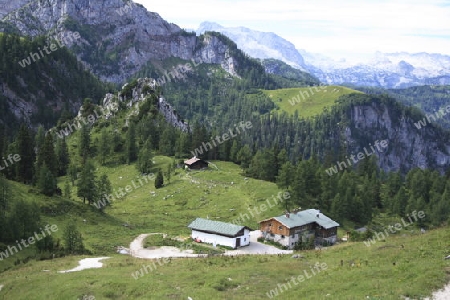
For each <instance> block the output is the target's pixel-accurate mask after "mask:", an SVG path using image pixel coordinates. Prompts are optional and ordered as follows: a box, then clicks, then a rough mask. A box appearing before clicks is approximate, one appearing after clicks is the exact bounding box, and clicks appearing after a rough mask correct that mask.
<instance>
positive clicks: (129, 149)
mask: <svg viewBox="0 0 450 300" xmlns="http://www.w3.org/2000/svg"><path fill="white" fill-rule="evenodd" d="M136 158H137V147H136V130H135V125H134V122H133V121H131V120H130V126H129V127H128V131H127V135H126V139H125V161H126V163H127V164H130V163H132V162H134V161H135V160H136Z"/></svg>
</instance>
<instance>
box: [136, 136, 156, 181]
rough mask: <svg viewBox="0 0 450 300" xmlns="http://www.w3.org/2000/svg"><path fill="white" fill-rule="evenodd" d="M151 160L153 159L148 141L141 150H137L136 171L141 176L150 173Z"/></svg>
mask: <svg viewBox="0 0 450 300" xmlns="http://www.w3.org/2000/svg"><path fill="white" fill-rule="evenodd" d="M152 159H153V157H152V153H151V150H150V140H147V141H146V142H145V144H144V145H143V146H142V148H141V150H139V155H138V160H137V163H136V168H137V169H138V171H139V172H140V173H142V174H148V173H150V172H151V168H152V166H153V162H152Z"/></svg>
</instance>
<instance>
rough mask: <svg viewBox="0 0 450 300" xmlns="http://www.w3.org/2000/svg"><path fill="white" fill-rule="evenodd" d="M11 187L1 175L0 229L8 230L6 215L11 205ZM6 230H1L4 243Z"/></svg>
mask: <svg viewBox="0 0 450 300" xmlns="http://www.w3.org/2000/svg"><path fill="white" fill-rule="evenodd" d="M10 200H11V199H10V186H9V183H8V181H7V180H6V178H5V176H4V175H3V174H1V173H0V228H2V229H3V228H6V227H7V223H6V213H7V211H8V208H9V203H10ZM5 236H6V232H5V230H0V241H4V240H5Z"/></svg>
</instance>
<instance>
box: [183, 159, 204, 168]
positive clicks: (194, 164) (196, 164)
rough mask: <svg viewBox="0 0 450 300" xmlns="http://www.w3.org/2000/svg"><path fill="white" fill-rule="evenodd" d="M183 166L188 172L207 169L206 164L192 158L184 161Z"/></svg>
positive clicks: (201, 160)
mask: <svg viewBox="0 0 450 300" xmlns="http://www.w3.org/2000/svg"><path fill="white" fill-rule="evenodd" d="M184 166H185V168H188V169H190V170H201V169H206V168H208V162H207V161H205V160H203V159H200V158H198V157H196V156H194V157H193V158H191V159H188V160H185V161H184Z"/></svg>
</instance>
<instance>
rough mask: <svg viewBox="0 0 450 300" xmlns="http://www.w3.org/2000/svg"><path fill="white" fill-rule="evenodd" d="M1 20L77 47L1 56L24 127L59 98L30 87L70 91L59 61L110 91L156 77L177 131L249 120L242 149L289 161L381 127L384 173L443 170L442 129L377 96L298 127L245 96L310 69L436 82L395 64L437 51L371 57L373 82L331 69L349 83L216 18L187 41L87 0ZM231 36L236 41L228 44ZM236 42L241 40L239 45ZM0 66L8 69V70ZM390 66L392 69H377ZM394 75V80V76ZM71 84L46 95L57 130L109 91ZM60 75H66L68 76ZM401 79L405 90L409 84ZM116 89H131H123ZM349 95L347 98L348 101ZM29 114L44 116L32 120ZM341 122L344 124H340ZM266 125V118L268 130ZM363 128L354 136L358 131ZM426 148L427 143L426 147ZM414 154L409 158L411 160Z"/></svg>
mask: <svg viewBox="0 0 450 300" xmlns="http://www.w3.org/2000/svg"><path fill="white" fill-rule="evenodd" d="M5 7H6V6H5ZM3 13H5V16H4V17H3V20H2V23H1V24H0V28H2V29H3V31H4V32H5V33H19V34H21V35H22V36H24V37H28V39H31V38H33V39H34V40H36V41H37V40H39V39H40V38H39V37H40V36H47V37H52V38H54V39H57V40H58V39H62V38H63V37H65V36H67V35H70V34H72V35H73V34H75V33H78V34H79V38H78V39H77V40H75V41H73V43H71V44H68V47H69V50H70V51H66V50H64V51H66V52H65V53H66V56H63V57H60V58H59V59H54V58H56V57H54V56H51V58H45V59H43V60H42V62H41V61H38V62H35V63H32V65H30V66H28V67H26V68H20V67H19V64H18V62H20V61H21V60H22V59H24V58H25V56H27V55H28V54H27V53H32V52H33V51H37V50H36V49H37V48H38V47H37V46H39V45H40V44H32V43H31V42H29V43H28V42H26V41H27V38H24V39H23V40H24V41H25V42H23V44H20V43H18V45H17V46H16V48H17V49H16V50H15V51H12V53H9V52H7V51H5V52H4V53H9V54H10V55H11V56H10V57H8V59H6V58H5V61H10V62H12V63H13V65H14V66H15V68H16V69H18V70H21V72H25V73H24V74H22V73H20V72H16V73H14V76H5V77H4V78H3V79H2V81H3V89H4V90H5V91H12V92H9V93H4V95H3V96H4V97H2V98H1V99H0V100H2V101H3V102H6V104H5V106H6V107H7V108H6V109H5V111H8V110H11V111H13V112H14V115H16V116H17V119H19V120H22V121H25V122H26V123H29V124H30V125H31V126H32V127H37V125H39V124H46V126H47V123H44V121H46V122H48V120H49V118H48V116H46V115H45V114H43V112H44V111H46V106H45V105H44V104H45V103H47V102H48V103H50V100H48V98H49V95H53V94H56V95H58V93H57V91H53V92H52V94H49V93H43V92H42V90H40V89H39V87H43V86H44V87H45V86H46V82H50V86H51V87H53V89H54V90H55V89H56V90H64V89H65V87H66V86H68V85H69V84H65V83H64V82H62V83H59V84H58V85H57V86H56V88H55V85H52V82H57V81H56V79H59V78H66V77H64V76H61V74H58V73H56V74H55V72H53V73H50V72H49V70H53V69H54V67H55V66H61V65H62V66H64V64H62V63H61V61H64V62H70V63H68V66H67V67H60V68H58V67H57V70H59V71H60V72H62V74H63V75H67V74H68V73H70V75H71V76H72V77H73V76H75V75H76V74H82V73H83V72H84V71H83V70H80V67H81V66H83V67H84V68H86V69H87V70H89V71H90V72H91V73H92V74H94V75H96V76H98V77H99V78H100V79H101V80H102V81H103V83H104V82H109V83H113V84H115V85H116V90H117V87H118V86H121V85H122V84H124V83H126V82H130V81H131V80H132V79H133V78H137V77H153V78H154V79H157V80H156V82H157V83H158V84H159V85H160V87H159V88H160V92H162V91H163V93H164V95H165V101H167V104H171V105H173V107H174V108H173V109H172V107H169V108H168V111H167V112H166V118H167V119H168V120H175V123H178V125H177V124H175V123H173V124H172V125H173V126H174V127H178V128H180V126H179V124H181V123H183V124H184V120H188V122H191V124H192V123H194V122H200V123H202V124H207V125H208V126H211V127H213V128H215V130H227V128H228V127H229V126H232V125H233V124H234V123H235V122H237V121H236V120H249V119H252V120H253V121H254V123H255V124H257V123H261V124H260V126H261V129H260V131H255V133H254V134H253V135H251V136H248V137H242V142H245V143H247V144H249V145H251V147H252V148H254V149H259V148H269V147H273V146H275V144H277V145H276V146H277V147H281V148H285V149H287V151H288V154H289V155H290V158H291V159H293V160H296V159H298V157H304V158H308V157H310V156H311V155H314V154H319V155H320V157H321V158H323V157H324V156H325V155H326V153H331V152H332V153H333V155H334V156H335V157H336V158H338V157H340V155H343V152H340V151H341V150H338V149H345V150H343V151H345V152H346V153H347V154H350V153H351V152H352V149H350V148H347V146H348V145H353V146H354V149H357V148H358V147H360V148H362V147H364V146H365V145H367V144H369V143H370V142H373V141H375V140H377V139H381V138H384V137H383V136H379V132H378V131H379V128H383V132H385V133H386V134H388V135H389V137H391V138H394V137H399V138H398V139H399V142H398V143H392V148H391V149H390V152H389V155H388V156H386V157H385V158H383V159H380V161H379V164H380V166H381V167H382V168H383V169H385V170H403V171H407V170H409V169H411V168H414V167H422V168H428V167H431V168H435V169H439V170H440V171H443V170H444V168H445V166H446V165H448V164H449V161H450V154H448V153H450V150H449V149H450V148H449V147H450V146H449V145H448V144H447V143H446V142H445V141H436V136H444V134H446V133H443V132H441V131H440V129H437V128H435V127H434V126H428V127H427V128H426V129H423V130H421V131H417V129H415V128H414V127H413V121H416V122H417V121H418V120H419V119H421V118H423V115H421V114H420V113H410V112H409V110H405V111H406V112H402V113H398V111H403V108H400V109H399V108H398V107H397V105H394V104H393V103H394V102H393V101H392V100H390V101H388V102H383V101H381V100H380V99H378V98H376V99H378V100H377V101H381V102H380V103H381V104H379V105H378V106H377V107H375V108H373V107H372V106H371V104H370V101H372V100H371V99H372V98H371V97H369V96H367V95H365V98H364V99H362V100H361V99H360V98H358V99H356V100H355V101H356V102H357V103H356V104H355V105H353V104H352V105H350V106H344V105H343V104H345V102H344V101H343V100H342V101H341V102H340V103H338V106H339V105H340V108H339V109H337V110H336V113H335V114H334V115H333V116H328V117H327V116H326V115H323V116H322V117H320V118H319V119H311V120H307V121H308V123H305V124H306V125H299V124H297V122H298V119H295V118H291V119H287V118H286V116H284V115H282V114H281V115H280V119H278V118H276V117H272V118H269V119H266V118H268V116H270V115H271V114H272V112H275V111H276V106H277V102H276V101H279V100H275V99H273V100H271V99H268V98H264V97H262V98H256V99H253V98H251V97H248V95H249V94H255V93H257V92H258V90H261V89H266V90H270V89H280V88H285V87H291V85H292V84H297V85H304V86H305V85H306V86H307V85H317V84H320V82H319V81H318V80H317V79H314V77H313V76H311V75H309V74H307V73H306V72H305V71H308V70H309V71H310V72H311V73H312V74H313V75H315V76H316V77H317V78H319V79H321V81H322V83H330V82H335V81H336V82H337V81H339V82H341V81H342V82H346V83H348V84H356V83H355V82H358V83H365V84H363V85H369V86H370V85H375V86H377V84H378V85H381V84H383V85H388V86H389V85H392V84H394V82H397V83H398V82H399V81H402V82H404V81H405V79H404V78H406V77H408V76H409V77H408V78H412V77H414V78H416V77H418V76H419V75H420V76H422V77H423V78H424V79H421V80H424V81H427V80H428V81H432V80H433V78H436V77H429V78H426V77H425V75H426V74H433V76H436V75H438V74H440V73H439V72H440V70H439V68H434V69H433V68H427V69H426V71H423V72H422V73H420V72H419V73H417V72H418V71H417V70H418V69H417V68H415V67H413V66H411V64H412V63H416V62H411V64H409V63H407V62H405V60H406V59H407V58H408V57H416V61H418V62H423V61H426V62H428V63H434V62H435V61H436V60H437V59H445V57H444V56H439V55H436V56H435V59H429V60H425V58H427V57H429V55H425V54H424V55H423V56H420V55H419V56H418V55H416V56H412V55H409V54H404V55H403V56H401V55H397V56H395V55H390V56H389V55H388V56H386V55H383V54H379V55H378V58H377V60H376V61H374V62H373V65H374V66H375V65H379V66H383V68H384V69H383V70H384V71H380V72H381V73H383V72H384V73H383V74H384V75H382V76H381V75H380V76H381V77H380V78H378V77H376V76H375V75H374V74H373V72H372V71H370V70H369V71H367V74H365V75H361V74H359V75H358V74H357V73H352V72H351V71H349V70H350V69H339V70H343V71H342V72H344V71H345V70H347V71H348V72H349V75H348V76H350V79H351V78H355V80H353V81H351V80H350V79H346V78H347V77H345V76H343V75H342V76H341V77H339V76H338V75H336V74H337V73H336V72H337V71H334V72H335V73H330V74H331V75H330V74H329V73H325V71H322V70H320V69H319V68H318V67H313V66H312V65H311V64H310V61H311V60H312V58H313V57H316V56H313V55H309V56H308V55H307V54H305V53H304V54H303V55H302V54H301V53H300V51H299V50H297V49H296V48H295V46H294V45H293V44H292V43H290V42H288V41H286V40H284V39H282V38H280V37H279V36H277V35H275V34H272V33H255V32H254V31H251V30H249V29H245V28H238V29H233V30H232V32H233V34H229V37H227V36H225V35H223V34H221V33H220V32H219V33H218V32H217V31H216V30H219V31H223V33H224V34H227V32H228V29H226V28H224V27H222V26H219V25H217V24H214V23H203V24H202V29H201V30H199V32H198V34H199V35H198V36H197V35H196V34H195V33H192V32H186V31H184V30H182V29H180V27H179V26H177V25H175V24H172V23H169V22H167V21H165V20H164V19H162V18H161V17H160V16H159V15H158V14H157V13H154V12H149V11H147V10H146V9H145V8H144V7H143V6H141V5H139V4H135V3H134V2H130V1H117V0H104V1H101V0H95V1H82V2H76V3H75V2H73V1H66V0H51V1H29V2H27V4H26V5H25V6H23V7H21V8H20V9H18V10H12V11H4V12H3ZM200 32H203V33H201V34H200ZM77 36H78V35H77ZM233 39H236V40H237V42H238V43H235V42H233ZM245 41H249V43H248V45H247V44H246V43H245ZM33 42H34V41H33ZM3 44H4V45H3V47H7V44H8V43H3ZM249 45H250V46H249ZM41 47H42V46H41ZM30 51H31V52H30ZM251 51H253V52H251ZM244 52H247V54H246V53H244ZM249 52H250V53H249ZM252 56H254V57H255V58H252ZM394 58H395V59H394ZM52 59H54V61H52ZM76 60H78V61H79V66H77V69H71V71H70V72H65V70H68V68H69V66H71V65H73V64H74V63H73V61H76ZM325 61H326V60H325ZM397 61H398V62H397ZM188 62H189V63H190V64H191V69H190V70H189V71H187V72H186V73H184V74H182V75H180V76H179V74H178V73H179V72H178V73H177V71H176V70H177V69H179V66H180V65H186V64H187V63H188ZM393 63H394V64H395V63H396V64H397V65H399V68H400V69H401V72H403V73H402V74H401V76H403V77H401V76H400V75H398V74H397V73H395V72H400V71H399V70H397V69H396V68H393V67H392V66H391V64H393ZM343 64H344V63H343ZM325 66H326V64H325V63H324V62H322V64H321V65H320V68H323V69H326V68H325ZM5 68H7V69H8V68H9V65H8V66H5ZM336 68H337V67H336ZM352 68H353V69H358V68H359V69H358V70H360V72H363V70H365V69H364V68H363V67H362V66H354V67H352ZM372 68H375V67H372ZM380 68H381V67H380ZM389 68H390V69H389ZM22 69H23V70H22ZM388 69H389V70H390V71H389V72H391V73H388V71H386V70H388ZM30 70H33V74H34V75H33V77H32V78H29V79H26V78H27V77H25V76H26V73H27V72H28V71H30ZM371 70H372V69H371ZM371 72H372V73H371ZM433 72H434V73H433ZM394 73H395V74H397V75H398V76H397V75H396V76H397V77H396V76H394V75H392V74H394ZM425 73H426V74H425ZM332 74H334V75H333V76H332ZM389 74H391V75H392V76H391V75H389ZM424 74H425V75H424ZM3 75H5V74H3ZM6 75H8V74H6ZM278 75H280V76H278ZM388 75H389V76H390V77H389V76H388ZM324 76H325V78H324ZM346 76H347V75H346ZM383 76H384V77H383ZM399 76H400V77H399ZM430 76H431V75H430ZM443 76H444V77H442V80H444V81H445V78H446V77H445V75H443ZM422 77H421V78H422ZM33 78H34V79H33ZM36 78H45V79H42V80H41V82H40V84H38V83H36V84H35V85H33V87H34V86H36V88H33V89H30V88H25V87H27V84H28V87H29V86H30V83H35V82H34V81H36V80H37V79H36ZM81 78H82V80H81V79H80V81H79V84H78V85H77V86H76V87H74V88H75V91H76V88H77V87H78V88H79V89H82V90H83V93H80V94H78V97H77V98H74V99H69V100H68V99H64V97H62V96H61V95H64V94H68V95H70V94H76V92H75V91H73V90H71V91H65V93H59V94H60V95H58V97H55V98H56V99H52V101H51V103H52V106H53V109H52V112H51V114H52V115H51V120H53V121H55V120H58V118H59V121H58V122H59V123H61V122H64V121H67V118H68V117H67V115H66V116H64V117H62V112H63V108H65V109H67V110H68V111H70V112H71V113H72V114H75V113H77V112H78V108H79V107H80V106H81V103H82V100H83V98H85V97H89V96H88V95H89V94H90V95H92V97H95V98H94V99H93V102H94V103H96V104H102V103H100V101H101V99H103V97H100V96H98V95H99V93H101V92H102V91H103V92H104V93H103V95H104V94H105V92H106V90H108V89H109V90H111V88H107V87H106V86H89V84H88V83H89V82H93V80H92V79H90V77H89V76H86V75H83V76H81ZM369 79H370V80H369ZM388 79H389V80H391V81H389V80H388ZM67 80H70V76H69V77H68V78H67ZM408 84H411V81H410V82H409V83H408ZM394 85H396V83H395V84H394ZM397 85H398V84H397ZM94 88H95V93H93V92H91V93H89V90H93V89H94ZM125 89H130V88H126V86H125ZM15 94H19V95H20V99H21V101H20V103H22V105H21V106H20V107H16V106H15V103H16V102H17V101H16V100H17V99H18V97H15V96H14V95H15ZM11 95H13V96H14V97H13V96H11ZM107 97H108V96H107ZM352 99H353V98H348V99H347V100H348V101H349V102H352V101H353V100H352ZM46 101H47V102H46ZM374 101H375V100H374ZM3 102H2V103H3ZM37 104H39V105H37ZM2 105H3V104H2ZM358 105H359V106H358ZM326 109H328V108H326ZM326 109H325V110H324V113H325V112H326ZM344 111H345V112H344ZM356 112H357V113H356ZM365 114H368V115H365ZM39 115H41V116H42V118H36V116H39ZM361 116H364V117H361ZM60 117H61V118H60ZM344 117H345V119H346V121H345V122H341V121H339V120H340V119H341V120H342V119H343V118H344ZM322 118H328V120H331V119H334V120H335V122H334V123H333V124H331V123H330V122H329V121H325V120H324V119H322ZM396 118H402V120H406V121H404V123H401V125H402V126H400V127H396V126H395V124H397V123H398V122H397V121H396ZM181 120H183V121H181ZM3 122H4V123H5V124H6V122H5V121H3ZM271 122H274V123H273V124H272V125H270V126H269V125H268V124H269V123H271ZM275 124H276V125H275ZM336 124H339V126H336ZM266 125H267V126H266ZM397 125H398V124H397ZM183 126H184V125H183ZM255 126H256V125H255ZM266 127H267V128H266ZM311 128H314V130H312V129H311ZM361 128H363V129H364V130H360V129H361ZM411 136H413V137H415V138H414V139H415V140H416V142H415V143H413V144H412V145H408V143H407V140H408V138H410V137H411ZM344 145H345V147H344ZM430 145H433V147H431V148H430ZM342 147H344V148H342ZM412 152H414V153H416V154H415V155H413V156H411V153H412Z"/></svg>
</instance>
